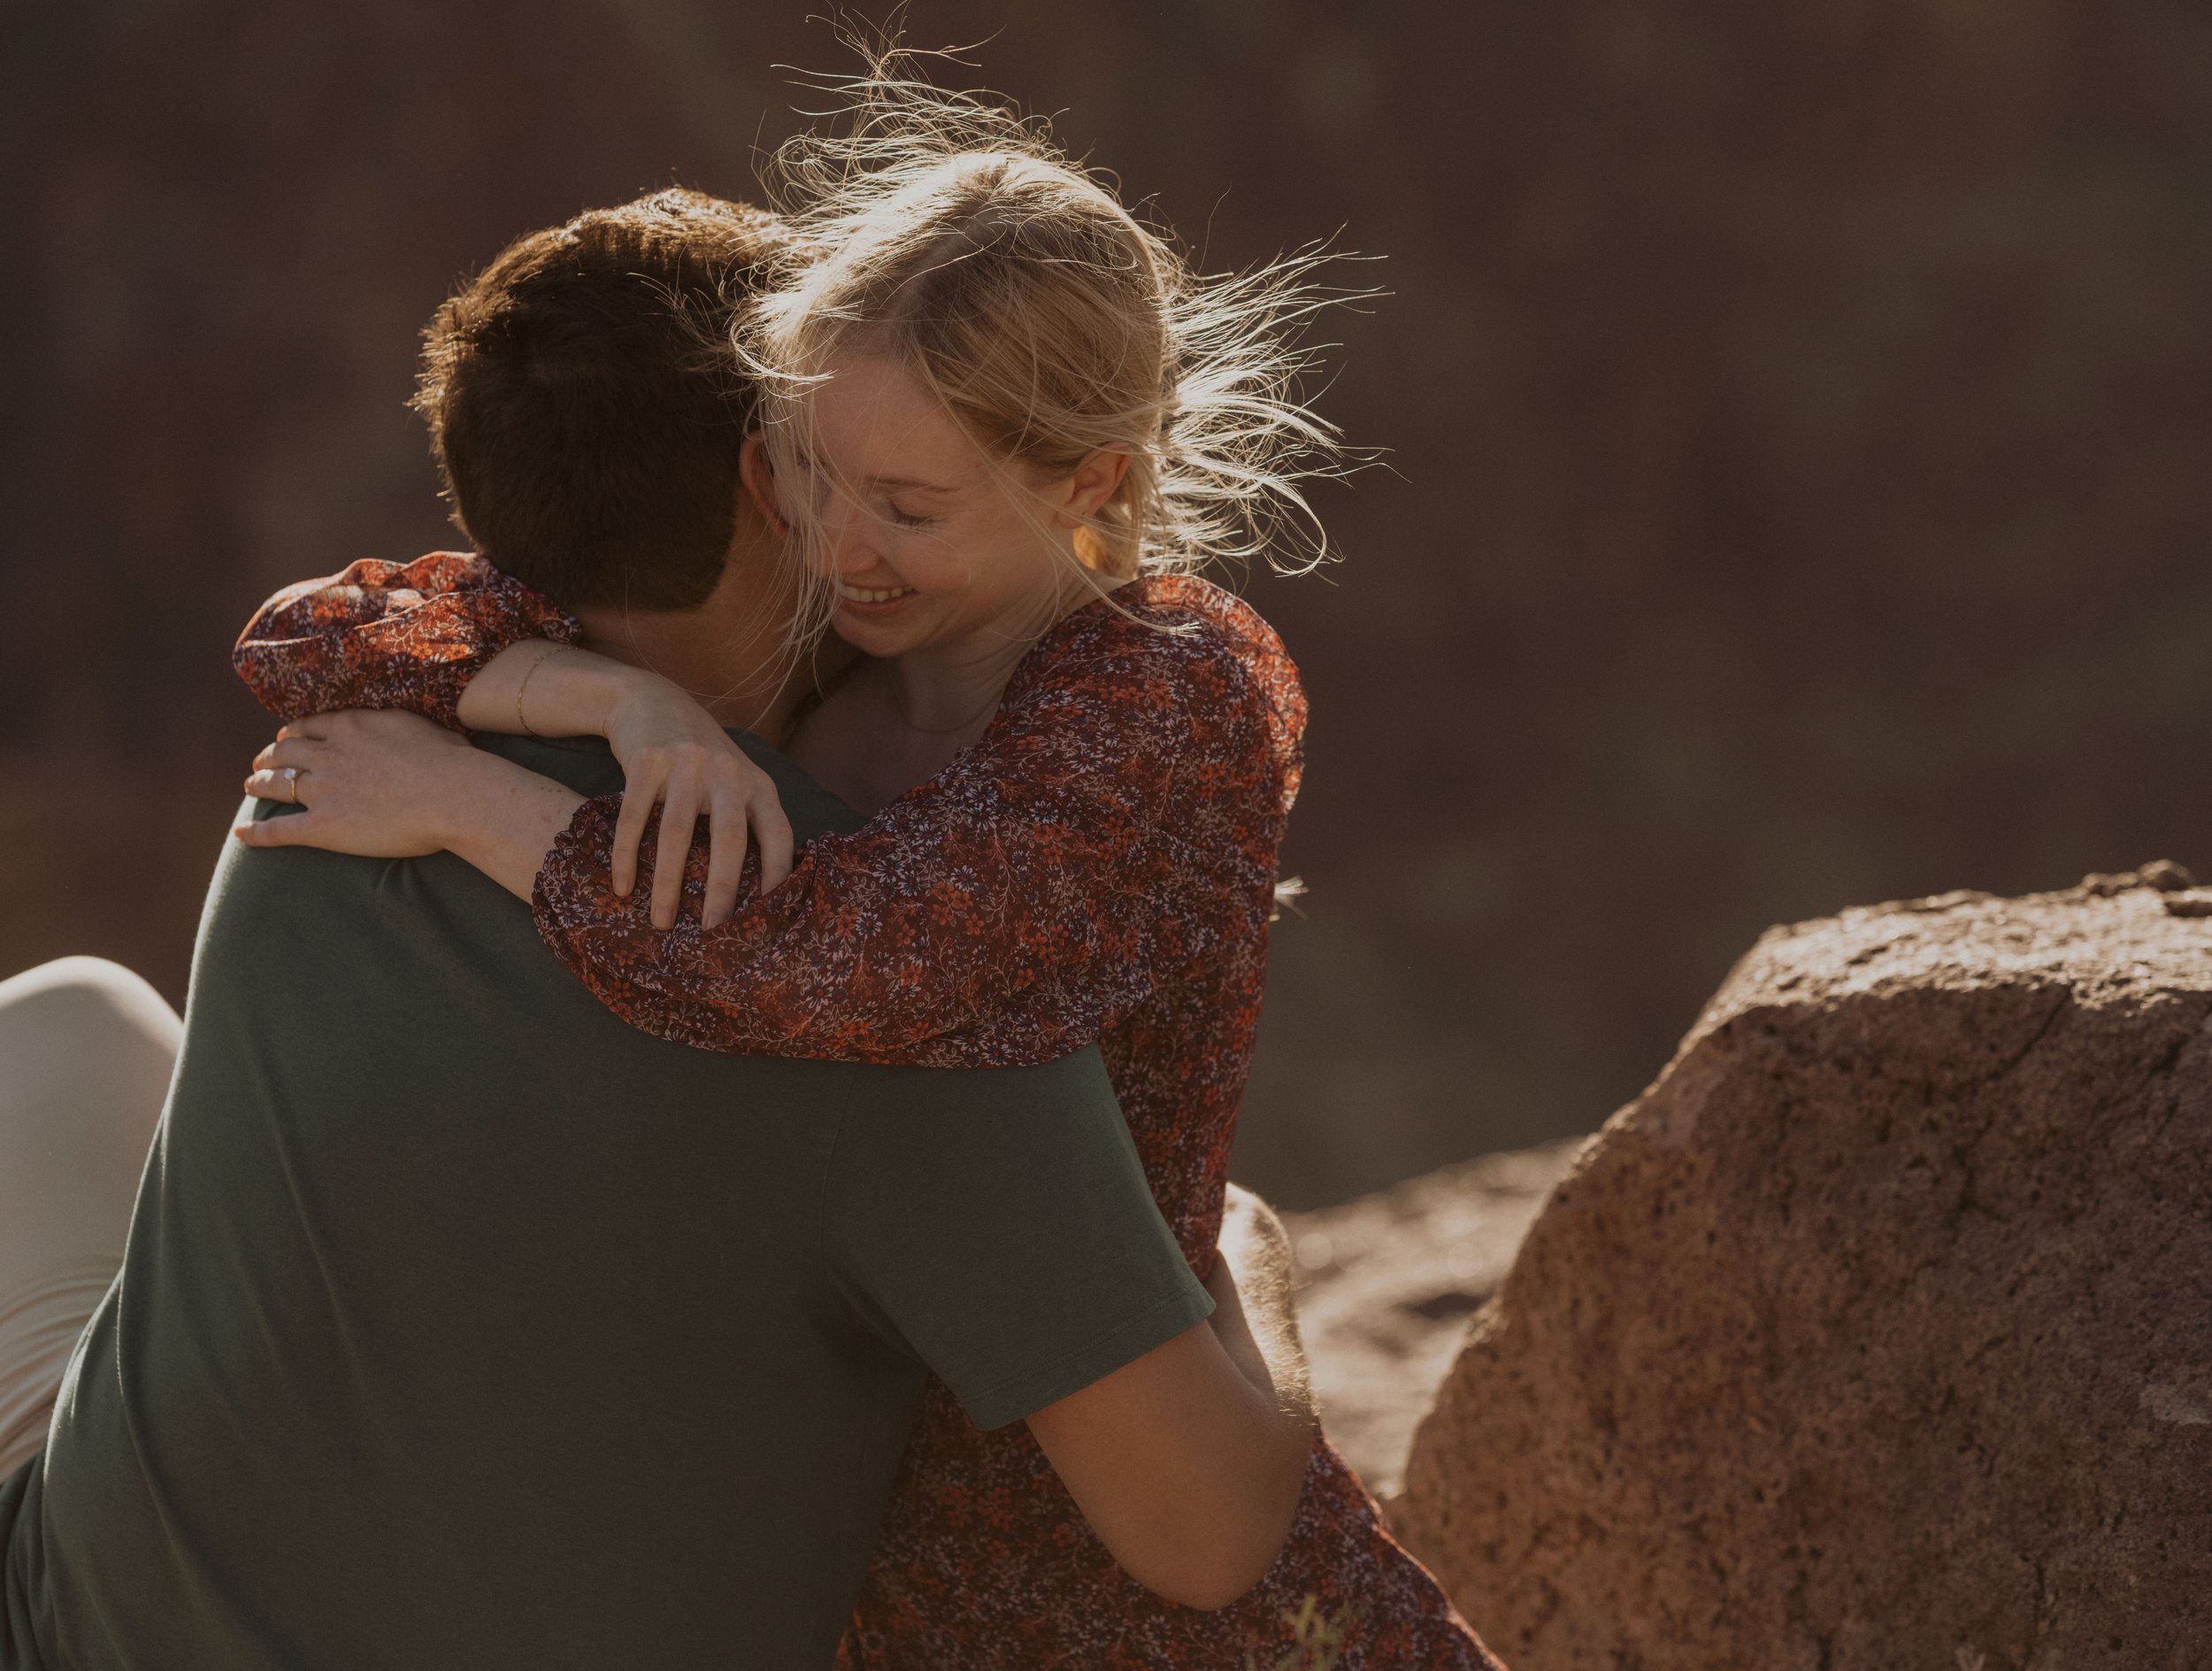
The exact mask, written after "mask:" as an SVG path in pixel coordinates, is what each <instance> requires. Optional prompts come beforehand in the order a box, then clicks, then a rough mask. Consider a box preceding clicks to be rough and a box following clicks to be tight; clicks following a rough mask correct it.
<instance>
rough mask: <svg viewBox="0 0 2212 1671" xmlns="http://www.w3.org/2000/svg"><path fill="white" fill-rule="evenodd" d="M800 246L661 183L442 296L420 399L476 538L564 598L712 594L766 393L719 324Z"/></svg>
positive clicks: (751, 215)
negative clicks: (742, 462)
mask: <svg viewBox="0 0 2212 1671" xmlns="http://www.w3.org/2000/svg"><path fill="white" fill-rule="evenodd" d="M793 247H794V241H793V238H792V235H791V234H790V233H789V232H788V231H787V229H786V228H785V227H784V225H783V223H782V222H781V221H780V220H779V219H777V218H776V217H775V216H774V215H772V214H769V213H767V212H764V211H763V210H759V209H754V208H751V207H749V206H748V205H746V204H736V203H730V202H726V201H725V200H723V199H721V198H718V197H710V196H705V195H703V194H702V193H699V192H695V191H684V190H676V189H672V190H667V191H659V192H655V193H653V194H652V195H651V196H646V197H641V198H639V199H638V200H636V201H635V202H634V203H627V204H623V205H621V206H620V207H619V208H615V209H595V210H592V211H590V212H588V213H585V214H580V215H579V216H577V217H576V219H573V220H571V221H569V222H568V223H567V224H566V225H565V226H560V227H549V228H547V229H546V230H544V231H542V232H534V233H532V234H531V235H529V236H527V237H525V238H522V239H520V240H518V241H517V242H516V243H513V244H511V246H509V247H508V249H507V250H504V251H503V253H502V254H501V255H500V256H499V257H498V258H497V259H495V260H494V261H493V262H492V264H491V265H490V266H488V267H486V268H485V269H484V271H483V272H482V273H479V274H478V275H477V276H476V277H475V278H474V279H473V280H472V281H470V282H469V283H467V284H466V285H465V286H464V287H463V288H462V289H460V290H459V291H458V292H457V294H456V295H454V296H452V297H450V298H449V300H448V301H447V302H446V303H445V304H444V305H443V306H442V307H441V308H440V309H439V310H438V312H437V316H436V318H434V320H432V321H431V323H430V327H429V329H428V330H427V331H426V332H425V334H424V349H423V365H422V376H421V385H420V388H419V392H418V393H417V395H416V397H415V406H416V409H417V410H418V411H419V412H421V413H422V414H423V416H424V417H425V418H426V420H428V422H429V425H430V434H431V442H432V446H433V448H434V451H435V453H436V455H437V459H438V466H439V469H440V471H441V472H442V474H443V475H444V478H445V483H446V493H447V497H449V499H450V500H451V502H452V504H453V509H454V514H455V516H456V518H457V520H458V521H459V522H460V525H461V527H462V528H463V529H464V530H465V532H466V533H467V535H468V536H469V538H470V539H471V541H472V542H473V543H474V544H475V546H476V549H477V550H478V551H480V552H481V553H482V554H483V555H484V556H485V557H487V558H490V559H491V561H492V562H494V563H495V564H496V565H498V566H499V567H501V568H502V569H503V570H505V571H506V572H507V573H508V574H512V575H513V576H515V577H516V578H517V579H518V580H520V581H524V582H525V583H526V584H527V585H529V586H532V587H534V588H535V589H537V590H539V591H541V592H543V593H544V594H545V595H546V596H547V597H550V598H552V599H553V601H554V602H556V603H557V604H561V605H562V606H563V607H564V608H567V609H571V610H575V609H588V608H592V607H595V606H606V605H627V606H628V607H631V608H634V609H643V610H680V609H692V608H695V607H697V606H698V605H699V604H703V603H704V602H705V601H706V598H707V596H708V594H709V593H710V592H711V591H712V590H713V589H714V587H715V583H716V582H717V581H718V580H719V579H720V578H721V574H722V567H723V564H724V562H725V560H726V558H727V556H728V552H729V549H730V543H731V539H732V537H733V534H734V533H735V518H736V514H737V502H738V497H739V494H740V491H741V479H740V475H739V452H740V448H741V444H742V443H743V441H744V437H745V434H746V431H747V429H748V428H749V427H750V425H751V423H752V421H753V418H754V415H755V410H756V406H757V392H756V390H755V389H754V388H753V386H752V385H751V383H750V382H749V381H748V380H747V379H746V378H745V377H744V376H743V375H742V373H741V372H740V370H739V367H738V365H737V362H736V360H735V358H734V356H733V355H732V354H731V353H730V351H729V350H728V348H727V345H726V339H727V335H728V326H729V323H730V320H731V318H732V316H733V312H734V311H735V310H736V309H737V308H738V307H739V306H741V304H743V303H744V301H745V300H746V299H747V298H748V297H749V296H751V295H752V294H754V293H755V292H756V291H757V290H758V289H760V288H761V287H762V286H763V285H764V284H765V283H768V282H771V281H773V280H774V278H775V277H776V276H777V275H778V273H779V270H780V266H781V265H782V264H783V263H785V262H787V261H788V260H789V259H790V258H791V255H792V250H793Z"/></svg>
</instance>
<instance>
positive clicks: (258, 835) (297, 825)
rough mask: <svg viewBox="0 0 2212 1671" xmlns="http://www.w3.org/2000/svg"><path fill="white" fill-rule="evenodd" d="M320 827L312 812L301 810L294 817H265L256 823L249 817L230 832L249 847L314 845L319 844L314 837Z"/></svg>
mask: <svg viewBox="0 0 2212 1671" xmlns="http://www.w3.org/2000/svg"><path fill="white" fill-rule="evenodd" d="M320 828H321V827H320V826H319V824H318V823H317V822H316V820H315V815H314V814H313V813H312V812H302V813H301V814H299V816H298V817H296V818H265V819H263V820H261V821H260V822H259V823H255V822H254V821H253V820H250V819H249V820H247V821H246V822H245V823H243V824H240V825H237V826H235V827H234V828H233V829H232V830H231V832H230V833H231V834H232V835H235V836H236V837H237V838H238V839H239V840H240V841H241V842H242V843H245V844H246V845H247V846H249V847H314V846H318V845H319V844H320V843H318V842H317V841H316V839H315V837H316V836H317V835H319V833H320Z"/></svg>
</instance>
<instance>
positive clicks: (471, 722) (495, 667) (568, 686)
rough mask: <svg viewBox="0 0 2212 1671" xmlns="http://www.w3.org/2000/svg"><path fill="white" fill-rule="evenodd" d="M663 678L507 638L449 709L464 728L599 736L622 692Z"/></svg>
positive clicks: (637, 691)
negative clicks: (454, 709)
mask: <svg viewBox="0 0 2212 1671" xmlns="http://www.w3.org/2000/svg"><path fill="white" fill-rule="evenodd" d="M664 683H666V681H664V680H663V679H661V678H660V677H659V675H658V674H650V673H647V672H645V671H644V670H643V669H641V668H638V667H632V666H627V665H626V664H625V663H622V662H619V661H616V660H615V659H613V658H611V657H608V656H602V655H599V654H598V653H596V652H595V651H589V650H580V649H578V648H576V647H575V646H574V645H572V644H557V643H551V642H549V640H546V639H542V638H534V639H532V640H531V641H530V642H528V643H521V644H511V645H509V646H508V647H507V648H506V649H505V650H503V651H500V652H499V653H498V654H497V655H496V656H494V657H493V658H491V659H490V660H489V661H488V662H487V663H485V664H484V667H483V670H482V671H481V672H480V673H479V674H477V675H476V677H475V678H474V679H472V680H471V681H469V683H468V685H467V687H466V688H465V689H463V691H462V692H461V700H460V703H459V705H458V707H457V711H456V712H457V715H458V717H459V719H460V721H461V723H462V724H463V725H465V726H466V727H467V728H469V729H470V730H472V731H496V732H503V733H504V734H506V735H511V736H513V735H530V736H541V737H585V736H594V737H603V736H605V735H607V732H608V728H609V727H610V726H611V724H612V723H613V721H614V718H615V716H616V714H617V713H618V712H619V711H620V707H621V705H622V704H623V702H624V701H625V700H626V699H628V700H635V699H636V698H638V697H641V696H642V695H643V694H644V692H645V691H646V690H648V689H649V688H651V687H652V686H654V685H656V684H664Z"/></svg>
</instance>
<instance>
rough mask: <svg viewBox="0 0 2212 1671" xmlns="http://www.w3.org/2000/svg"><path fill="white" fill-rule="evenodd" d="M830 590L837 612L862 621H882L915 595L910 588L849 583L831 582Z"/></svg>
mask: <svg viewBox="0 0 2212 1671" xmlns="http://www.w3.org/2000/svg"><path fill="white" fill-rule="evenodd" d="M830 587H831V589H832V590H833V592H834V593H835V594H836V597H837V612H838V613H840V614H841V615H851V616H855V617H857V618H858V619H859V620H887V619H888V618H889V617H890V616H893V615H895V614H897V613H898V612H899V609H900V606H901V605H902V604H904V603H905V602H906V600H907V599H908V598H910V597H913V596H914V595H915V588H913V587H911V586H901V585H890V586H855V585H854V584H853V583H852V582H851V581H831V582H830Z"/></svg>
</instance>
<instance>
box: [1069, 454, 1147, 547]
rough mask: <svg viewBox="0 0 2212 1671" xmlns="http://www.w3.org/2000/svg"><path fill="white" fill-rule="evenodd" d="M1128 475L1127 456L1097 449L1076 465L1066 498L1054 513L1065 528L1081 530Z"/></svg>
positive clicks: (1070, 478)
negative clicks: (1079, 528) (1078, 528)
mask: <svg viewBox="0 0 2212 1671" xmlns="http://www.w3.org/2000/svg"><path fill="white" fill-rule="evenodd" d="M1128 474H1129V455H1128V454H1127V453H1125V452H1110V451H1108V450H1106V449H1105V448H1103V447H1102V448H1100V449H1099V450H1097V451H1096V452H1094V453H1092V454H1091V455H1090V456H1089V457H1087V458H1085V459H1084V460H1083V462H1082V463H1081V464H1079V465H1077V466H1075V474H1073V475H1071V476H1070V477H1069V478H1068V485H1067V497H1065V498H1064V499H1063V500H1062V501H1061V504H1060V508H1059V510H1058V512H1056V517H1057V520H1058V521H1059V524H1060V526H1061V527H1064V528H1072V527H1081V526H1082V525H1083V523H1084V522H1085V521H1086V520H1087V519H1088V518H1091V517H1094V516H1096V515H1097V514H1098V509H1099V507H1100V506H1101V505H1102V504H1105V503H1106V501H1107V500H1109V499H1110V498H1112V497H1114V494H1115V493H1116V491H1117V490H1118V489H1119V488H1120V487H1121V484H1122V481H1123V480H1124V479H1125V477H1126V476H1127V475H1128Z"/></svg>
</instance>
